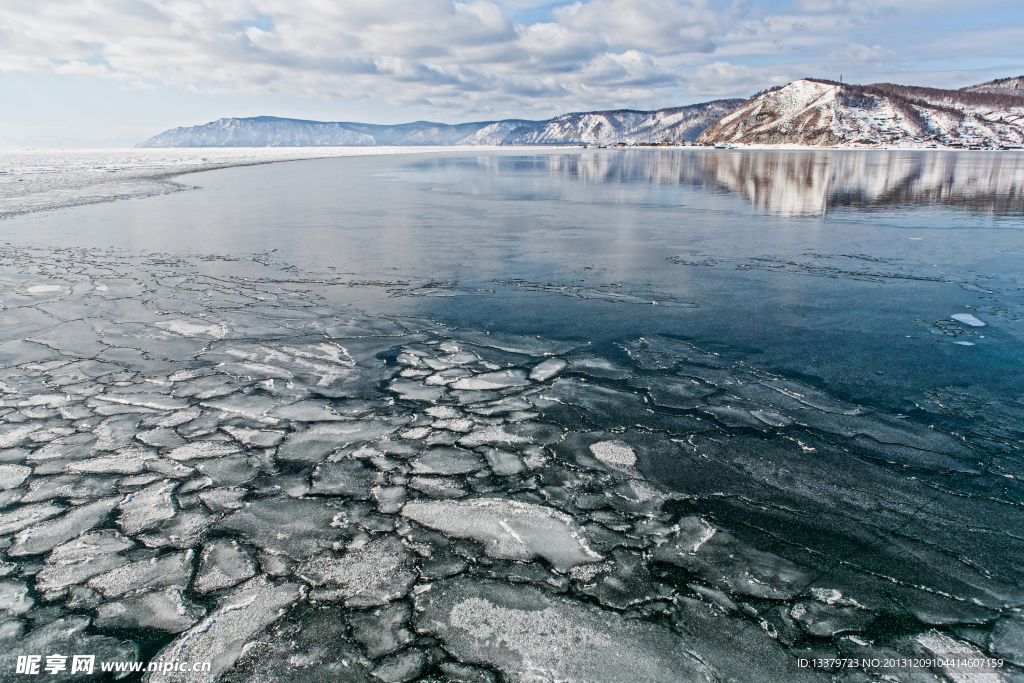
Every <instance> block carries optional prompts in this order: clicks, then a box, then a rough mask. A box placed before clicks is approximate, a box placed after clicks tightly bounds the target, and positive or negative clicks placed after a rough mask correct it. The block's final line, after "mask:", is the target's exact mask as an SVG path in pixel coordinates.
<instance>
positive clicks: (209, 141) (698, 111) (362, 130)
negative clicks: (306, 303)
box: [136, 99, 742, 147]
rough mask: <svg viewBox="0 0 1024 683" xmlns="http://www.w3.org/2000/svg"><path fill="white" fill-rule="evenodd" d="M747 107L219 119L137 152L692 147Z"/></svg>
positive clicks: (730, 103)
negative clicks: (437, 117)
mask: <svg viewBox="0 0 1024 683" xmlns="http://www.w3.org/2000/svg"><path fill="white" fill-rule="evenodd" d="M741 103H742V100H739V99H733V100H717V101H714V102H705V103H703V104H693V105H689V106H685V107H673V108H671V109H659V110H655V111H633V110H628V109H620V110H616V111H598V112H581V113H574V114H564V115H562V116H558V117H555V118H553V119H549V120H547V121H526V120H522V119H506V120H503V121H481V122H477V123H463V124H457V125H449V124H444V123H431V122H429V121H417V122H415V123H406V124H401V125H397V126H382V125H375V124H367V123H347V122H321V121H303V120H299V119H282V118H276V117H273V116H257V117H253V118H228V119H219V120H217V121H213V122H211V123H207V124H204V125H200V126H191V127H187V128H174V129H172V130H168V131H165V132H163V133H160V134H159V135H156V136H154V137H152V138H150V139H149V140H146V141H145V142H143V143H140V144H139V145H136V146H137V147H342V146H344V147H348V146H352V147H365V146H376V145H401V146H421V145H555V144H580V143H587V144H606V145H607V144H614V143H617V142H625V143H642V142H660V141H662V140H671V141H673V142H678V141H683V140H686V141H692V140H693V139H694V138H696V137H697V136H698V135H699V134H700V133H701V132H702V131H703V130H704V129H705V128H707V127H708V126H709V125H711V123H713V122H714V121H716V120H718V119H719V118H721V117H722V116H724V115H725V114H727V113H728V112H729V111H731V110H732V109H733V108H734V107H736V106H737V105H739V104H741Z"/></svg>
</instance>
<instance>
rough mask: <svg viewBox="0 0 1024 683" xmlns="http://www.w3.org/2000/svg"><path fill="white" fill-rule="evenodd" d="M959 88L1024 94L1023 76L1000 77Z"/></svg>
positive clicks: (1005, 93) (972, 90) (1006, 93)
mask: <svg viewBox="0 0 1024 683" xmlns="http://www.w3.org/2000/svg"><path fill="white" fill-rule="evenodd" d="M960 89H961V90H965V91H967V92H990V93H996V94H1000V95H1020V96H1024V76H1017V77H1016V78H1000V79H998V80H995V81H989V82H987V83H979V84H978V85H969V86H967V87H966V88H960Z"/></svg>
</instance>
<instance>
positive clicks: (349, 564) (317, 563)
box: [296, 538, 416, 607]
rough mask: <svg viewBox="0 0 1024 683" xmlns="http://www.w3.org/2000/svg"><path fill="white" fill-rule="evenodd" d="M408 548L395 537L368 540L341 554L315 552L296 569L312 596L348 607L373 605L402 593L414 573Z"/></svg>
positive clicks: (411, 580)
mask: <svg viewBox="0 0 1024 683" xmlns="http://www.w3.org/2000/svg"><path fill="white" fill-rule="evenodd" d="M409 560H410V556H409V551H408V550H406V548H405V547H404V546H403V545H402V544H401V542H400V541H398V540H397V539H394V538H390V539H389V538H381V539H375V540H370V541H368V542H367V543H365V544H364V545H362V546H361V547H350V548H349V549H348V550H347V551H346V552H345V553H344V554H341V555H337V554H334V553H331V554H323V555H317V556H316V557H313V558H310V559H309V560H308V561H307V562H306V563H304V564H302V565H301V566H299V567H298V569H297V570H296V575H297V576H299V577H301V578H302V579H303V580H305V581H306V582H308V583H309V584H310V585H311V586H313V592H312V598H313V599H314V600H318V601H326V602H330V601H342V602H344V603H345V605H346V606H349V607H374V606H377V605H383V604H386V603H387V602H390V601H391V600H394V599H396V598H401V597H403V596H405V595H406V594H407V593H408V591H409V588H410V587H411V586H412V583H413V581H415V579H416V575H415V574H414V573H413V572H412V571H411V568H410V567H409V566H408V565H409Z"/></svg>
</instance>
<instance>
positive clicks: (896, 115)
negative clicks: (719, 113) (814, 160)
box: [696, 79, 1024, 149]
mask: <svg viewBox="0 0 1024 683" xmlns="http://www.w3.org/2000/svg"><path fill="white" fill-rule="evenodd" d="M696 142H697V143H698V144H709V145H734V144H768V145H777V144H794V145H806V146H812V147H829V146H850V147H860V146H871V147H875V146H887V147H904V148H961V149H962V148H971V149H973V148H978V149H1010V148H1021V147H1024V97H1019V96H1016V95H1011V94H1006V93H1002V92H1000V93H990V92H986V91H970V90H937V89H934V88H915V87H908V86H899V85H893V84H889V83H881V84H876V85H867V86H859V85H845V84H842V83H834V82H831V81H818V80H810V79H805V80H799V81H794V82H793V83H790V84H789V85H787V86H785V87H782V88H774V89H772V90H769V91H765V92H763V93H759V94H758V95H755V96H754V97H752V98H751V99H749V100H747V101H746V102H744V103H743V104H742V105H740V106H739V107H737V108H736V109H735V110H734V111H732V112H730V113H729V114H728V115H727V116H724V117H723V118H722V119H720V120H719V121H716V122H715V123H714V124H712V125H711V126H709V127H708V128H707V129H706V130H705V131H704V132H703V133H701V135H700V136H699V137H698V138H697V140H696Z"/></svg>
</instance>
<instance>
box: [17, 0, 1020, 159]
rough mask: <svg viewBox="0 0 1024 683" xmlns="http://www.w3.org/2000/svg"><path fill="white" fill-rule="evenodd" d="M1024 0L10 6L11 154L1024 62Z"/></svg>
mask: <svg viewBox="0 0 1024 683" xmlns="http://www.w3.org/2000/svg"><path fill="white" fill-rule="evenodd" d="M1021 36H1024V4H1022V3H1020V2H1019V0H1018V1H1015V2H1007V1H1003V0H975V1H974V2H972V3H963V2H959V1H958V2H953V1H947V0H934V1H931V2H920V1H918V2H910V1H904V0H793V1H792V2H791V1H788V0H749V1H746V2H744V1H742V0H735V1H729V2H719V1H715V0H685V1H684V0H578V1H576V2H538V1H536V0H502V1H498V2H490V1H487V0H470V1H468V2H451V1H450V0H375V1H373V2H366V1H362V2H350V1H347V0H78V1H77V2H74V3H69V2H66V0H4V2H3V3H0V147H6V148H24V147H81V146H89V147H96V146H113V147H124V146H130V145H133V144H134V143H136V142H138V141H140V140H143V139H145V138H147V137H149V136H151V135H153V134H155V133H158V132H160V131H162V130H165V129H167V128H171V127H174V126H187V125H193V124H197V123H205V122H207V121H211V120H214V119H217V118H221V117H227V116H256V115H274V116H288V117H297V118H308V119H316V120H335V121H338V120H347V121H365V122H372V123H398V122H404V121H412V120H421V119H427V120H433V121H444V122H450V123H456V122H461V121H473V120H493V119H499V118H510V117H516V118H533V119H542V118H547V117H549V116H552V115H555V114H558V113H562V112H566V111H580V110H590V109H607V108H623V107H628V108H634V109H654V108H659V107H665V106H672V105H678V104H688V103H693V102H701V101H707V100H710V99H716V98H723V97H746V96H749V95H751V94H753V93H754V92H756V91H758V90H761V89H763V88H766V87H770V86H773V85H779V84H784V83H787V82H789V81H791V80H793V79H795V78H800V77H803V76H816V77H823V78H833V79H837V78H839V76H840V75H842V76H843V78H844V80H846V81H848V82H861V83H872V82H880V81H890V82H898V83H907V84H915V85H930V86H935V87H961V86H964V85H969V84H972V83H978V82H982V81H986V80H990V79H992V78H1000V77H1006V76H1017V75H1021V74H1024V48H1022V44H1024V40H1021Z"/></svg>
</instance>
